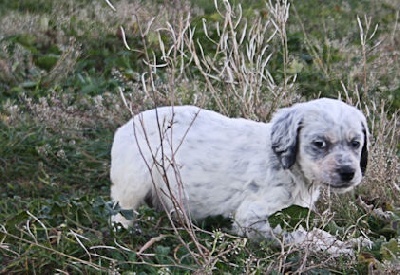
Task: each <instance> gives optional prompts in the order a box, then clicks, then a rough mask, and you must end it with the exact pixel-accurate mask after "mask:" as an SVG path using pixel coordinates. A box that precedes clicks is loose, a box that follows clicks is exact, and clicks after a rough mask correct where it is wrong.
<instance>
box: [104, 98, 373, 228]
mask: <svg viewBox="0 0 400 275" xmlns="http://www.w3.org/2000/svg"><path fill="white" fill-rule="evenodd" d="M367 143H368V128H367V124H366V119H365V117H364V115H363V114H362V113H361V112H360V111H359V110H357V109H356V108H354V107H352V106H350V105H347V104H345V103H343V102H341V101H339V100H333V99H326V98H323V99H317V100H313V101H309V102H306V103H300V104H296V105H294V106H292V107H290V108H285V109H281V110H279V111H278V112H277V113H276V114H275V115H274V117H273V119H272V121H271V123H260V122H254V121H250V120H245V119H233V118H228V117H226V116H223V115H221V114H218V113H216V112H213V111H208V110H203V109H199V108H197V107H192V106H181V107H162V108H157V110H149V111H145V112H142V113H140V114H138V115H136V116H135V117H134V118H133V119H132V120H130V121H129V122H128V123H127V124H125V125H124V126H122V127H121V128H120V129H118V130H117V132H116V134H115V138H114V144H113V147H112V154H111V157H112V160H111V180H112V183H113V184H112V187H111V197H112V199H113V200H114V201H115V202H118V203H119V205H120V206H121V208H124V209H137V208H138V207H139V206H140V205H141V204H143V203H145V202H149V203H150V204H151V205H153V206H154V207H159V208H162V207H161V205H164V207H165V206H166V208H167V210H171V211H173V209H174V204H173V203H172V202H171V197H173V199H172V201H175V202H178V204H179V206H180V207H181V208H182V209H184V211H186V212H187V213H188V214H189V215H190V216H191V217H192V218H193V219H197V220H198V219H203V218H206V217H208V216H215V215H222V216H224V217H231V218H233V219H234V220H235V226H234V230H235V232H236V233H237V234H242V235H243V234H248V235H251V232H253V231H254V230H255V231H257V232H261V233H262V234H265V235H266V236H268V235H269V234H270V230H271V229H270V227H269V224H268V222H267V221H266V220H267V217H268V216H269V215H271V214H273V213H274V212H276V211H278V210H281V209H283V208H286V207H288V206H290V205H293V204H296V205H300V206H304V207H309V208H312V207H313V204H314V202H315V201H316V200H317V198H318V196H319V187H320V186H321V185H327V186H329V187H330V188H331V189H332V190H336V191H339V192H343V191H347V190H349V189H351V188H353V187H354V186H356V185H358V184H360V182H361V178H362V174H363V172H364V170H365V169H366V165H367V147H368V146H367ZM165 176H166V177H165ZM167 182H168V184H167ZM168 186H169V188H168ZM171 191H172V192H171ZM112 220H113V222H116V223H118V222H119V223H121V224H122V225H123V226H125V227H128V226H129V225H130V224H131V223H132V221H128V220H126V219H125V218H124V217H123V216H122V215H120V214H118V215H115V216H113V218H112Z"/></svg>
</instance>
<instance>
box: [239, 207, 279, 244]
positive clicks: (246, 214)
mask: <svg viewBox="0 0 400 275" xmlns="http://www.w3.org/2000/svg"><path fill="white" fill-rule="evenodd" d="M270 214H272V213H271V212H270V211H269V209H268V208H267V207H266V205H265V203H264V202H262V201H243V202H242V203H241V205H240V206H239V208H238V209H237V210H236V213H235V214H234V224H233V226H232V231H233V233H235V234H238V235H241V236H247V237H249V238H257V237H263V238H265V237H267V238H269V237H272V234H271V227H270V225H269V223H268V216H269V215H270Z"/></svg>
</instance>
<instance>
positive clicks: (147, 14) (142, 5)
mask: <svg viewBox="0 0 400 275" xmlns="http://www.w3.org/2000/svg"><path fill="white" fill-rule="evenodd" d="M316 5H318V6H319V9H318V12H317V9H315V8H314V7H315V6H316ZM0 7H1V8H0V13H1V15H2V16H1V19H0V24H1V26H2V28H1V30H0V106H1V107H0V181H1V185H0V191H1V192H0V196H1V200H0V209H1V210H0V221H1V222H0V262H1V264H0V266H1V267H0V272H1V273H5V274H12V273H32V272H37V273H45V274H46V273H65V274H68V273H113V274H114V273H115V274H118V273H124V274H126V273H129V272H137V273H139V272H140V273H162V274H170V273H186V274H189V273H194V272H197V273H224V272H229V273H249V274H259V273H272V272H274V273H283V272H297V273H305V272H309V273H329V272H330V271H332V270H334V271H335V272H348V271H349V270H357V272H359V273H365V272H374V271H377V272H386V273H390V272H392V273H393V274H395V273H398V272H399V271H400V267H399V266H400V262H399V260H398V259H399V253H400V248H399V240H400V228H399V226H398V221H399V219H400V211H399V208H398V207H399V203H398V197H399V195H400V194H399V193H400V187H399V179H400V175H399V165H400V164H399V157H400V153H399V150H400V146H399V137H400V130H399V129H400V127H399V122H398V118H399V106H400V62H398V55H399V46H398V45H399V44H400V43H399V42H400V41H399V38H398V37H399V35H398V34H399V27H398V25H399V12H398V10H397V8H396V6H395V4H393V3H391V2H385V3H384V4H382V2H381V1H353V0H346V1H339V2H337V1H336V2H329V1H328V2H326V3H325V2H321V1H314V0H313V1H306V2H304V3H303V2H302V3H301V5H300V4H299V3H297V2H295V1H293V2H292V3H289V2H287V1H276V2H275V1H268V2H267V3H265V2H264V1H246V3H242V5H240V3H239V2H238V1H232V2H228V1H215V3H213V2H211V3H210V1H185V0H174V1H147V2H145V1H125V0H123V1H118V2H117V1H116V2H115V3H113V2H112V1H111V2H108V1H87V0H79V1H64V2H62V3H61V2H60V3H58V2H55V1H49V0H40V1H24V2H23V3H22V2H20V1H19V2H18V1H8V2H6V3H1V4H0ZM39 7H40V8H39ZM121 94H122V95H123V97H121ZM321 95H323V96H331V97H341V98H342V99H344V100H345V101H347V102H349V103H352V104H354V105H356V106H358V107H359V108H360V109H361V110H362V111H363V112H364V113H365V114H366V116H367V117H368V122H369V125H370V129H371V140H372V144H371V147H370V158H369V166H368V169H367V175H366V177H365V180H364V183H363V184H362V185H361V186H360V187H358V188H357V189H356V190H355V191H354V192H353V193H352V194H341V195H335V194H330V193H329V190H325V194H324V197H325V198H324V199H323V200H321V202H320V205H319V207H318V211H317V213H315V214H314V217H315V219H316V220H319V221H320V226H321V227H323V228H325V229H326V230H329V231H330V232H332V233H335V232H338V233H339V232H340V236H342V237H358V236H368V237H369V238H370V239H371V240H372V241H373V246H372V247H371V248H370V249H368V248H359V249H356V250H355V256H354V257H338V258H335V259H332V257H331V256H330V255H327V254H326V253H324V252H323V251H321V252H315V251H312V250H307V249H299V248H298V247H294V246H283V245H282V247H277V246H276V245H272V244H271V243H270V241H269V240H263V241H261V242H258V243H255V242H252V241H250V240H248V239H246V238H241V237H237V236H231V235H229V234H227V233H224V232H223V231H221V229H220V227H223V226H224V225H223V224H220V223H216V222H215V221H209V222H208V223H206V224H200V225H199V224H197V225H194V224H191V223H186V224H185V223H183V224H178V223H173V222H171V220H170V219H169V218H168V216H167V215H166V214H164V213H156V212H154V211H153V210H152V209H149V208H147V207H143V208H141V209H140V210H139V211H138V213H137V214H136V217H135V219H136V220H137V226H136V227H135V228H133V229H132V230H131V231H126V230H120V231H114V229H113V228H111V227H110V225H109V223H108V219H109V215H110V214H111V213H113V211H115V209H114V208H113V206H112V204H111V203H110V202H109V186H110V182H109V178H108V170H109V151H110V146H111V143H112V137H113V132H114V130H115V129H116V128H117V127H118V126H119V125H121V124H122V123H124V122H125V121H126V120H127V119H128V118H129V117H130V115H131V112H132V113H137V112H139V111H141V110H145V109H149V108H153V107H155V106H159V105H170V104H175V105H181V104H194V105H198V106H201V107H204V108H208V109H213V110H217V111H219V112H221V113H224V114H226V115H229V116H241V117H246V118H250V119H254V120H258V121H268V120H269V119H270V117H271V114H272V113H273V112H274V110H276V109H277V108H280V107H283V106H287V105H290V104H292V103H295V102H297V101H299V100H306V99H310V98H315V97H318V96H321ZM123 98H124V100H125V101H124V100H123ZM294 212H295V213H296V214H295V215H293V208H292V209H288V210H285V211H283V212H282V213H278V214H277V216H275V217H274V218H276V217H282V216H283V217H285V221H287V223H286V224H287V225H290V227H296V226H298V225H299V224H300V223H302V221H304V220H306V221H307V219H309V218H310V215H309V213H308V211H305V210H302V209H295V211H294ZM290 221H291V222H290ZM307 222H308V221H307Z"/></svg>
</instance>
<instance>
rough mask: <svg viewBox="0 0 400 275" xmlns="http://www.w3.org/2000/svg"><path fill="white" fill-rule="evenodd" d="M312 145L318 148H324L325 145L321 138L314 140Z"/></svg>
mask: <svg viewBox="0 0 400 275" xmlns="http://www.w3.org/2000/svg"><path fill="white" fill-rule="evenodd" d="M312 145H313V146H314V147H316V148H318V149H324V148H325V147H326V142H325V141H323V140H315V141H313V143H312Z"/></svg>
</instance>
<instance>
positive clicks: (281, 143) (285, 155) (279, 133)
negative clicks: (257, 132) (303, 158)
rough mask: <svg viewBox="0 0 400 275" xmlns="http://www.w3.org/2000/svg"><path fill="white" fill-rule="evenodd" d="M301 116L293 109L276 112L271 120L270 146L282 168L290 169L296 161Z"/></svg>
mask: <svg viewBox="0 0 400 275" xmlns="http://www.w3.org/2000/svg"><path fill="white" fill-rule="evenodd" d="M302 120H303V116H302V115H301V112H299V111H298V110H296V109H295V108H293V107H292V108H286V109H282V110H280V111H278V113H277V114H276V115H275V116H274V118H273V119H272V121H271V123H272V130H271V144H272V150H273V151H274V153H275V154H276V156H277V157H278V159H279V161H280V162H281V164H282V166H283V168H285V169H287V168H290V167H291V166H292V165H293V164H294V163H295V161H296V155H297V139H298V134H299V130H300V128H301V124H302Z"/></svg>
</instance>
